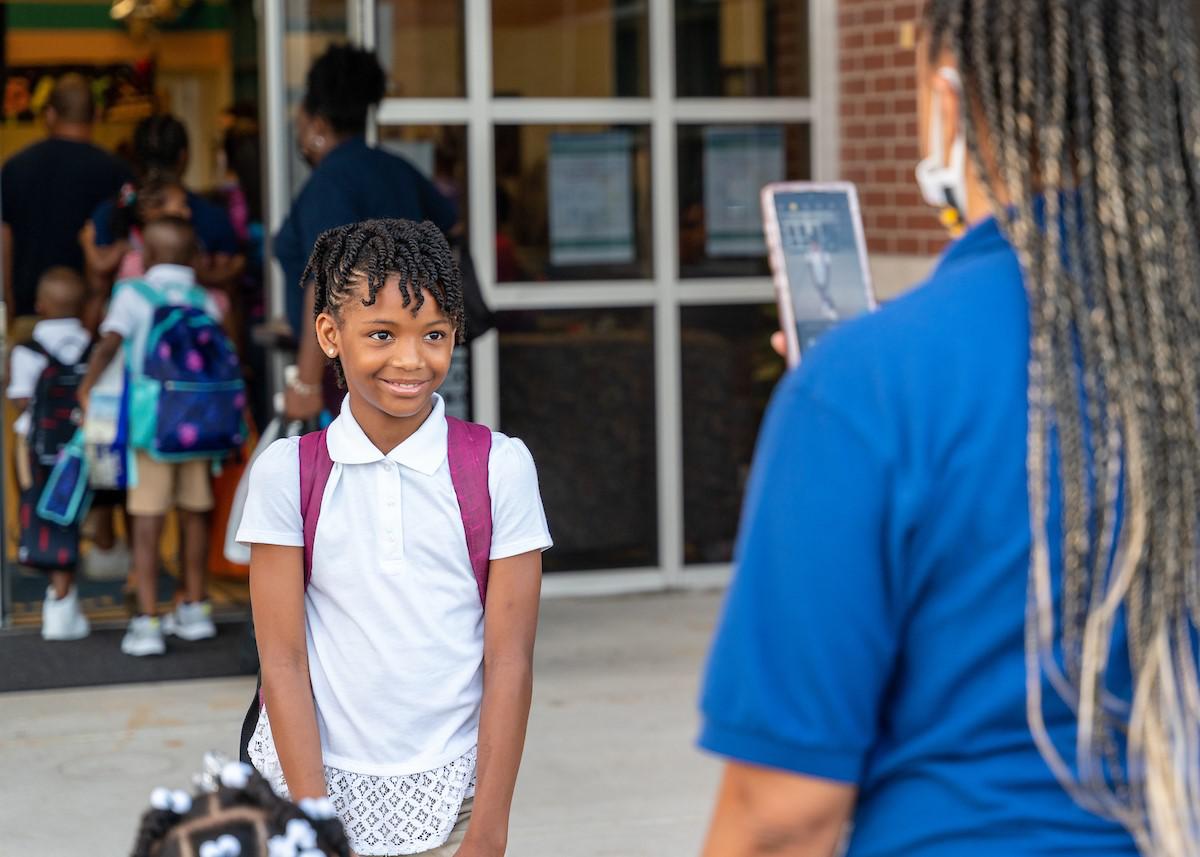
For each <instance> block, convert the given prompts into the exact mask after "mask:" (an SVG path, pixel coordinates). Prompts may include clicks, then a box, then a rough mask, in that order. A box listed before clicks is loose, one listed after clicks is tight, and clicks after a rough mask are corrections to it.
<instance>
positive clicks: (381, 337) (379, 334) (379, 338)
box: [367, 330, 392, 342]
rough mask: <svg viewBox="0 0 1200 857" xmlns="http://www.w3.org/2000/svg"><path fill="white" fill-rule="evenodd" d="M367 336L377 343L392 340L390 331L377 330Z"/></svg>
mask: <svg viewBox="0 0 1200 857" xmlns="http://www.w3.org/2000/svg"><path fill="white" fill-rule="evenodd" d="M367 336H368V337H369V338H370V339H374V340H375V341H376V342H387V341H388V340H389V339H391V338H392V333H391V331H390V330H377V331H375V332H374V333H369V334H367Z"/></svg>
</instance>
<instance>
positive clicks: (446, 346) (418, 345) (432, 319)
mask: <svg viewBox="0 0 1200 857" xmlns="http://www.w3.org/2000/svg"><path fill="white" fill-rule="evenodd" d="M365 295H366V285H365V284H363V285H360V286H358V288H356V289H355V294H354V295H352V296H351V297H350V298H349V299H348V300H346V301H345V302H344V303H343V304H342V306H341V307H340V308H339V310H338V316H337V318H334V317H333V316H332V315H331V314H329V313H322V314H321V316H320V317H318V319H317V339H318V340H319V341H320V343H321V348H322V349H324V351H325V353H326V355H328V356H337V357H340V358H341V361H342V370H343V372H344V374H345V376H346V386H347V387H349V389H350V396H351V399H352V400H353V401H354V402H355V403H356V404H357V405H359V406H364V405H365V406H366V407H367V408H368V409H370V410H372V411H374V412H377V413H378V414H380V415H385V416H387V417H391V418H394V419H408V418H413V417H420V418H422V419H423V418H424V417H425V415H427V414H428V413H429V410H430V408H431V407H432V401H433V394H434V392H435V391H436V390H437V389H438V387H440V386H441V385H442V382H443V381H445V380H446V373H447V372H449V371H450V357H451V354H452V353H453V350H454V327H453V325H452V324H451V323H450V320H449V319H448V318H447V317H446V315H445V313H443V312H442V309H441V307H439V306H438V305H437V302H436V301H435V300H434V299H433V297H432V296H430V295H429V294H426V295H425V303H424V305H423V306H422V307H421V309H420V311H419V312H417V314H416V315H415V316H414V315H413V311H412V306H411V305H409V306H405V305H404V296H403V295H402V294H401V293H400V281H399V277H397V276H392V277H389V278H388V280H387V282H386V283H385V284H384V286H383V288H381V289H380V290H379V292H378V293H377V294H376V296H375V303H373V304H372V305H371V306H363V304H362V298H363V297H365ZM355 416H356V417H358V418H359V420H360V422H361V421H363V420H364V417H363V416H362V415H361V407H360V408H359V409H356V411H355ZM364 428H366V426H364Z"/></svg>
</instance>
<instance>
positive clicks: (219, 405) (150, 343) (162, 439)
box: [123, 280, 246, 461]
mask: <svg viewBox="0 0 1200 857" xmlns="http://www.w3.org/2000/svg"><path fill="white" fill-rule="evenodd" d="M123 287H124V288H132V289H136V290H137V292H138V294H140V295H141V296H142V297H143V298H145V299H146V300H147V301H148V302H149V303H150V305H151V306H153V307H154V319H153V322H152V324H151V327H150V333H149V335H148V336H147V337H146V346H145V353H144V358H143V360H144V362H143V364H142V371H141V372H140V373H139V372H133V373H131V375H132V377H131V378H130V382H129V383H130V391H129V444H130V446H131V447H132V448H135V449H141V450H145V451H146V452H148V453H149V454H150V456H151V457H153V458H156V459H159V460H160V461H186V460H189V459H196V458H224V457H225V456H227V455H229V454H230V453H231V452H232V451H233V450H235V449H238V448H240V447H241V445H242V443H243V442H244V440H245V424H244V420H243V410H244V409H245V407H246V382H245V381H244V380H243V379H242V371H241V364H240V362H239V360H238V356H237V352H236V351H235V350H234V348H233V344H232V343H231V342H230V341H229V337H227V336H226V335H225V331H224V330H222V329H221V325H220V324H218V323H217V322H216V321H215V320H214V319H213V318H212V316H210V315H209V314H208V313H207V312H206V311H205V309H204V307H205V302H206V295H205V292H204V290H203V289H201V288H200V287H198V286H195V287H193V288H191V289H190V290H189V291H188V293H187V297H186V303H185V304H183V305H174V304H170V303H168V302H167V301H166V299H165V297H164V296H163V295H162V294H161V293H160V292H159V291H158V290H157V289H154V288H153V287H151V286H150V285H149V284H148V283H146V282H144V281H142V280H128V281H126V282H125V283H123ZM131 365H132V364H131Z"/></svg>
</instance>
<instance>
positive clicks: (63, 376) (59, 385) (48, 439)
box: [21, 340, 91, 467]
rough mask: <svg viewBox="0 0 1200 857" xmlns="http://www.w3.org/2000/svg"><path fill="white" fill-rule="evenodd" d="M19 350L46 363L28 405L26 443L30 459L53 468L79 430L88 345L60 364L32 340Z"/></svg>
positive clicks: (59, 361)
mask: <svg viewBox="0 0 1200 857" xmlns="http://www.w3.org/2000/svg"><path fill="white" fill-rule="evenodd" d="M21 347H22V348H28V349H29V350H30V351H32V352H33V353H34V354H37V355H39V356H41V357H42V358H44V359H45V361H46V368H45V369H43V370H42V374H41V375H40V376H39V377H38V382H37V386H36V387H35V388H34V392H33V397H32V399H31V401H30V403H29V411H30V414H29V415H30V418H31V423H30V430H29V438H28V441H29V451H30V452H31V453H32V454H33V460H34V461H36V462H37V463H38V464H40V465H41V466H43V467H53V466H54V463H55V462H56V461H57V460H58V454H59V453H60V452H62V450H63V447H65V446H66V445H67V444H68V443H70V442H71V438H72V437H74V436H75V432H76V430H77V429H78V428H79V423H78V419H77V414H78V412H79V384H80V382H82V381H83V376H84V374H86V372H87V362H88V355H89V354H90V352H91V346H90V345H89V346H88V348H87V349H86V350H85V351H84V352H83V354H81V355H80V356H79V359H78V360H76V361H75V362H74V363H70V364H67V363H63V362H62V361H61V360H59V359H58V358H57V357H55V356H54V355H53V354H51V353H50V352H49V351H47V350H46V349H45V348H44V347H43V346H42V345H41V343H39V342H37V341H35V340H30V341H29V342H25V343H22V346H21Z"/></svg>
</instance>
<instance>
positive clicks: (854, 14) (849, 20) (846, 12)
mask: <svg viewBox="0 0 1200 857" xmlns="http://www.w3.org/2000/svg"><path fill="white" fill-rule="evenodd" d="M861 20H862V13H861V12H859V11H857V10H856V9H850V8H847V7H846V6H845V4H843V5H842V7H841V8H840V9H838V26H839V27H841V28H842V29H843V30H845V29H849V28H850V27H856V26H858V24H859V23H860V21H861Z"/></svg>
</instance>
